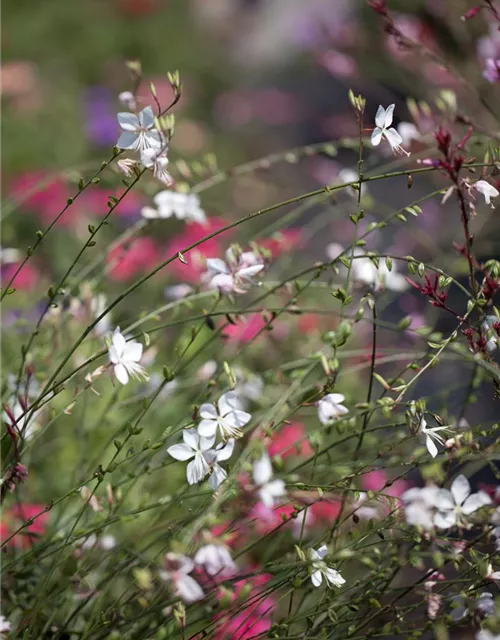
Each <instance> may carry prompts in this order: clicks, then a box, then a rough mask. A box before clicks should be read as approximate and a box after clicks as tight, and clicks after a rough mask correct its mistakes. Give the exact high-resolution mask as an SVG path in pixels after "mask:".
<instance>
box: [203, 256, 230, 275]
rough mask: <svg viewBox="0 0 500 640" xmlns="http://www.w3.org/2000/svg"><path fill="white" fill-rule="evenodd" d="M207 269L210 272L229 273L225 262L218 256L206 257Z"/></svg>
mask: <svg viewBox="0 0 500 640" xmlns="http://www.w3.org/2000/svg"><path fill="white" fill-rule="evenodd" d="M207 269H208V270H209V271H212V273H223V274H228V273H229V268H228V266H227V264H226V263H225V262H224V260H221V259H220V258H207Z"/></svg>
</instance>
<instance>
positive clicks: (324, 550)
mask: <svg viewBox="0 0 500 640" xmlns="http://www.w3.org/2000/svg"><path fill="white" fill-rule="evenodd" d="M316 553H317V554H318V557H319V559H320V560H323V558H324V557H325V556H326V554H327V553H328V547H327V546H326V544H323V545H321V547H320V548H319V549H318V550H317V551H316Z"/></svg>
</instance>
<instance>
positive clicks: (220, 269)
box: [204, 249, 264, 295]
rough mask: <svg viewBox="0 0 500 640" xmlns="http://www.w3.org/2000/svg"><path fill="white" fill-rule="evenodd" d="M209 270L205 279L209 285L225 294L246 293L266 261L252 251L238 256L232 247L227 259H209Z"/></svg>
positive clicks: (227, 253)
mask: <svg viewBox="0 0 500 640" xmlns="http://www.w3.org/2000/svg"><path fill="white" fill-rule="evenodd" d="M207 268H208V272H207V273H206V274H205V276H204V279H205V280H208V282H209V287H210V288H212V289H219V291H220V292H221V293H223V294H226V295H227V294H230V293H245V291H246V287H247V286H248V285H251V284H252V283H253V277H254V276H255V275H257V274H258V273H260V272H261V271H262V270H263V269H264V262H263V261H262V259H261V258H260V257H259V256H256V255H255V254H254V253H252V252H251V251H245V252H243V253H241V254H240V255H239V256H236V255H235V254H234V252H233V251H231V249H229V250H228V251H227V252H226V261H224V260H221V259H220V258H208V259H207Z"/></svg>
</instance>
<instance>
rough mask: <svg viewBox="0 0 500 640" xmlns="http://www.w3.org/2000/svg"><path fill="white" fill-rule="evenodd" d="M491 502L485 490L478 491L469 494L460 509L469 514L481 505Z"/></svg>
mask: <svg viewBox="0 0 500 640" xmlns="http://www.w3.org/2000/svg"><path fill="white" fill-rule="evenodd" d="M488 504H491V498H490V496H489V495H488V494H487V493H486V492H485V491H478V492H477V493H473V494H472V495H470V496H469V497H468V498H467V499H466V500H465V502H464V503H463V505H462V511H463V513H465V515H469V514H471V513H474V511H477V510H478V509H480V508H481V507H485V506H486V505H488Z"/></svg>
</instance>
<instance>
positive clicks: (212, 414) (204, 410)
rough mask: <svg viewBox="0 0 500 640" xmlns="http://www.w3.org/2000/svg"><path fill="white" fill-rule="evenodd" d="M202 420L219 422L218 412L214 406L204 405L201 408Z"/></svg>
mask: <svg viewBox="0 0 500 640" xmlns="http://www.w3.org/2000/svg"><path fill="white" fill-rule="evenodd" d="M199 414H200V418H207V419H209V420H217V417H218V415H217V410H216V409H215V407H214V405H213V404H208V403H204V404H202V405H201V407H200V411H199Z"/></svg>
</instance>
